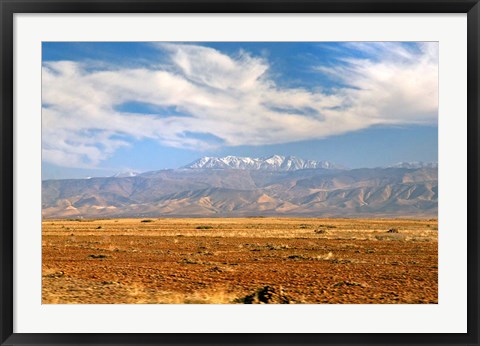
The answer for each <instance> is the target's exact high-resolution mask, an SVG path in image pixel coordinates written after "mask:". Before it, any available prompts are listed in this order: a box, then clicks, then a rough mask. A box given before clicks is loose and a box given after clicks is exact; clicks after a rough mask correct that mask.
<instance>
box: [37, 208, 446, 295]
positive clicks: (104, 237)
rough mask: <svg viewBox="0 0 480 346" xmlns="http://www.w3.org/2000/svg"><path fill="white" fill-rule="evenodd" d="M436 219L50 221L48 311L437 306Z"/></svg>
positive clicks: (45, 246) (45, 241)
mask: <svg viewBox="0 0 480 346" xmlns="http://www.w3.org/2000/svg"><path fill="white" fill-rule="evenodd" d="M437 229H438V228H437V220H404V219H395V220H384V219H314V218H305V219H300V218H261V217H259V218H223V219H222V218H198V219H189V218H182V219H174V218H172V219H106V220H86V219H85V220H84V219H78V220H74V219H72V220H44V222H43V237H42V254H43V260H42V266H43V273H42V274H43V278H42V285H43V287H42V292H43V298H42V299H43V303H44V304H70V303H73V304H102V303H107V304H115V303H121V304H125V303H127V304H132V303H143V304H151V303H153V304H157V303H160V304H161V303H164V304H183V303H193V304H196V303H213V304H225V303H306V304H311V303H314V304H317V303H320V304H324V303H348V304H365V303H373V304H378V303H389V304H390V303H400V304H402V303H413V304H417V303H437V302H438V256H437V240H438V235H437V233H438V231H437Z"/></svg>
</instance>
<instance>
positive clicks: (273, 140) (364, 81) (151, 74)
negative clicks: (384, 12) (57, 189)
mask: <svg viewBox="0 0 480 346" xmlns="http://www.w3.org/2000/svg"><path fill="white" fill-rule="evenodd" d="M156 47H157V49H158V50H159V54H162V55H167V56H168V57H169V61H170V63H169V64H167V65H165V64H163V65H160V64H159V65H155V64H152V65H150V66H149V67H144V68H128V67H126V68H121V67H118V68H115V69H105V70H101V69H98V66H97V68H95V69H92V68H90V66H89V63H79V62H70V61H58V62H45V63H44V64H43V79H42V83H43V89H42V97H43V104H44V107H43V111H42V117H43V128H42V131H43V133H42V141H43V158H44V160H45V161H46V162H50V163H54V164H57V165H62V166H70V167H92V166H95V165H97V164H99V163H100V162H101V161H103V160H105V159H106V158H108V157H109V156H110V155H112V154H113V153H114V152H115V151H116V150H117V149H119V148H121V147H123V146H128V145H130V143H131V141H132V140H133V139H145V138H149V139H154V140H157V141H158V142H159V143H161V144H162V145H164V146H171V147H176V148H191V149H195V150H199V151H201V150H207V149H211V148H214V147H215V146H218V145H226V146H237V145H268V144H278V143H287V142H293V141H300V140H308V139H319V138H325V137H328V136H333V135H338V134H342V133H346V132H350V131H356V130H360V129H364V128H368V127H370V126H373V125H397V124H432V123H436V121H437V103H438V99H437V94H438V90H437V83H438V48H437V44H436V43H421V44H416V45H408V46H407V45H403V44H399V43H350V44H344V45H342V46H341V48H342V50H344V51H345V52H347V53H348V52H355V51H356V52H361V53H362V54H361V55H358V54H353V55H352V54H344V55H342V54H339V60H338V63H336V64H334V65H332V64H330V65H329V66H314V67H313V72H312V73H315V74H317V75H318V78H319V81H321V80H322V74H328V75H329V76H330V78H336V79H338V80H339V81H341V84H342V85H345V87H342V88H337V89H334V90H328V91H312V90H308V89H302V88H282V87H279V86H277V85H276V84H275V81H274V80H272V79H271V78H269V74H268V70H269V62H268V60H266V59H265V58H263V57H256V56H253V55H251V54H249V53H248V52H246V51H241V50H240V51H238V52H237V54H235V55H226V54H224V53H222V52H221V51H218V50H215V49H212V48H208V47H203V46H198V45H188V44H156ZM151 66H157V67H155V68H153V67H151ZM319 87H321V83H320V82H319ZM319 90H323V89H321V88H319ZM132 102H135V103H137V104H142V103H143V104H145V105H147V106H149V107H150V109H153V110H155V109H161V110H162V111H161V112H160V111H159V112H158V114H155V112H149V114H142V113H132V112H125V111H121V109H122V105H125V104H128V103H132ZM173 110H174V111H173ZM170 111H171V113H170V114H169V112H170Z"/></svg>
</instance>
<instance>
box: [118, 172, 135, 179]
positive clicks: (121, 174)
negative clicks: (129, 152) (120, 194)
mask: <svg viewBox="0 0 480 346" xmlns="http://www.w3.org/2000/svg"><path fill="white" fill-rule="evenodd" d="M139 174H140V173H138V172H119V173H116V174H114V175H112V178H128V177H136V176H137V175H139Z"/></svg>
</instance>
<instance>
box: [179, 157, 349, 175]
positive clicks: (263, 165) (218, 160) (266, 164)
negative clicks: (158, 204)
mask: <svg viewBox="0 0 480 346" xmlns="http://www.w3.org/2000/svg"><path fill="white" fill-rule="evenodd" d="M183 168H188V169H199V168H202V169H205V168H212V169H244V170H267V171H295V170H299V169H315V168H324V169H345V167H343V166H340V165H337V164H335V163H333V162H330V161H313V160H304V159H300V158H297V157H294V156H287V157H285V156H280V155H273V156H270V157H263V158H251V157H238V156H225V157H202V158H201V159H198V160H196V161H194V162H192V163H190V164H189V165H186V166H184V167H183Z"/></svg>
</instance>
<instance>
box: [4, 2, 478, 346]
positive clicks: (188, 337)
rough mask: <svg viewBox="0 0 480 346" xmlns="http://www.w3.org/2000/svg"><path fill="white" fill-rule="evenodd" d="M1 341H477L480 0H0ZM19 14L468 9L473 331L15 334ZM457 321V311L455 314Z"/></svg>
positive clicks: (470, 314)
mask: <svg viewBox="0 0 480 346" xmlns="http://www.w3.org/2000/svg"><path fill="white" fill-rule="evenodd" d="M0 11H1V40H2V41H1V54H0V56H1V78H0V80H1V95H0V98H1V105H2V106H1V117H0V127H1V135H2V137H1V142H0V143H1V144H0V145H1V157H0V190H1V195H2V198H1V207H0V220H1V227H2V228H1V231H0V242H1V254H0V261H1V262H0V268H1V276H0V280H1V283H0V289H1V298H0V303H1V305H0V310H1V312H0V318H1V321H0V342H1V345H27V344H28V345H40V344H42V345H179V344H182V345H196V344H215V345H220V344H221V345H230V344H232V345H233V344H235V345H253V344H257V345H267V344H269V345H270V344H291V345H300V344H318V345H341V344H344V345H346V344H358V345H367V344H371V345H388V344H392V345H393V344H395V345H420V344H421V345H424V344H434V345H478V344H479V338H478V329H479V324H480V323H479V319H478V316H479V307H480V305H479V299H478V298H479V275H478V274H479V256H478V251H479V250H480V243H479V237H478V231H479V230H478V214H479V212H480V210H479V206H478V196H479V192H480V191H479V170H478V166H479V159H478V155H479V145H480V143H479V133H480V127H479V121H478V120H479V117H480V113H479V99H480V89H479V83H480V69H479V64H480V57H479V50H480V36H479V17H480V4H479V1H478V0H420V1H416V0H393V1H388V0H300V1H294V0H247V1H237V0H233V1H227V0H209V1H206V0H200V1H194V0H187V1H182V0H177V1H173V0H168V1H162V0H140V1H135V0H120V1H109V0H99V1H95V0H94V1H90V0H86V1H78V0H77V1H66V0H39V1H36V0H29V1H13V0H0ZM15 13H467V16H468V17H467V28H468V29H467V32H468V33H467V36H468V37H467V42H468V53H467V54H468V80H467V83H468V85H467V87H468V98H467V100H468V101H467V102H468V106H467V111H468V138H467V141H468V153H467V154H468V210H467V213H468V249H467V250H468V310H467V315H468V316H467V318H468V319H467V321H468V332H467V333H465V334H454V333H450V334H440V333H437V334H431V333H423V334H422V333H421V334H410V333H404V334H333V333H327V334H316V333H308V334H271V333H264V334H222V333H215V334H168V333H167V334H164V333H162V334H134V333H132V334H109V333H102V334H93V333H92V334H83V333H82V334H63V333H62V334H60V333H58V334H53V333H45V334H43V333H39V334H26V333H14V332H13V319H14V311H13V297H14V292H13V233H14V226H15V225H14V224H13V212H14V210H13V200H14V198H15V196H14V193H13V181H14V179H15V176H14V171H13V160H14V147H13V126H14V118H13V114H14V113H13V111H14V110H13V96H14V95H13V82H14V79H13V63H14V61H13V35H14V28H13V16H14V14H15ZM451 318H452V319H454V318H455V316H452V317H451Z"/></svg>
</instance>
